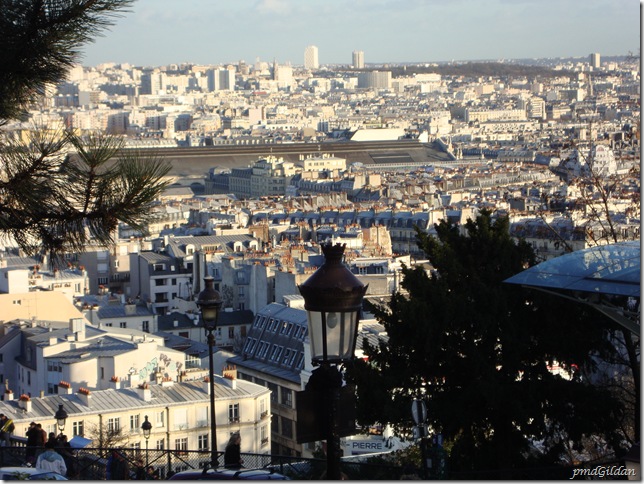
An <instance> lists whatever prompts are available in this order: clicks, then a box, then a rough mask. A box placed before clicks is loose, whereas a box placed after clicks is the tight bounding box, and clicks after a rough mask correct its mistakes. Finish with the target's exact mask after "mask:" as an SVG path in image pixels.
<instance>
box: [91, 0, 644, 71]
mask: <svg viewBox="0 0 644 484" xmlns="http://www.w3.org/2000/svg"><path fill="white" fill-rule="evenodd" d="M307 45H316V46H317V47H318V49H319V60H320V64H349V63H350V62H351V52H352V51H353V50H362V51H364V52H365V62H366V63H367V64H370V63H387V62H389V63H394V62H398V63H403V62H443V61H452V60H455V61H465V60H500V59H516V58H544V57H582V56H587V55H588V53H590V52H601V53H602V55H604V56H610V55H626V54H628V53H629V52H633V53H637V52H638V51H639V48H640V5H639V2H635V1H633V0H585V1H583V2H580V1H578V0H489V1H478V0H450V1H445V0H352V1H351V2H346V1H343V0H326V1H320V0H307V1H301V0H217V1H212V0H188V1H185V2H177V1H176V0H138V1H136V2H135V3H134V4H133V6H132V9H131V11H130V12H129V13H126V14H125V15H123V16H122V17H120V18H118V19H116V23H115V25H114V26H113V27H112V28H111V30H110V31H107V32H105V34H104V36H102V37H99V38H97V39H96V42H95V43H93V44H89V45H88V46H87V47H85V49H84V50H83V51H82V52H83V57H82V59H81V61H82V64H84V65H87V66H90V65H97V64H100V63H105V62H116V63H130V64H134V65H149V66H152V65H164V64H170V63H181V62H191V63H200V64H218V63H236V62H238V61H239V60H244V61H246V62H249V63H252V62H254V61H255V59H257V58H259V59H261V60H264V61H273V60H274V59H275V60H277V61H278V62H279V63H289V62H290V63H291V64H293V65H301V64H302V63H303V52H304V48H305V47H306V46H307Z"/></svg>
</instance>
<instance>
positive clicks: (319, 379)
mask: <svg viewBox="0 0 644 484" xmlns="http://www.w3.org/2000/svg"><path fill="white" fill-rule="evenodd" d="M345 247H346V244H342V245H341V244H336V245H331V244H323V245H322V252H323V253H324V257H325V262H324V264H322V266H321V267H320V268H319V269H318V270H317V271H315V273H314V274H313V275H312V276H311V277H309V278H308V279H307V280H306V281H305V282H304V283H302V284H301V285H299V286H298V289H299V290H300V294H302V297H303V298H304V309H306V311H307V317H308V326H309V339H310V342H311V356H312V360H313V363H314V364H319V365H320V366H319V368H316V369H315V370H313V372H312V373H311V378H310V379H309V383H308V384H307V388H306V389H307V390H309V389H311V390H313V391H319V392H321V393H322V394H324V395H325V397H324V405H323V407H325V408H327V409H328V415H327V418H328V422H327V429H328V430H327V435H326V437H327V439H326V440H327V475H326V478H327V479H330V480H340V477H341V473H340V437H339V434H338V429H337V422H336V414H337V411H338V403H339V401H340V389H341V388H342V374H341V373H340V370H339V368H338V365H340V364H342V363H345V362H347V361H350V360H352V359H353V358H354V352H355V346H356V339H357V336H358V321H359V317H360V310H361V307H362V299H363V297H364V295H365V292H366V291H367V286H365V285H364V284H362V282H360V281H359V280H358V278H357V277H356V276H354V275H353V274H352V273H351V271H349V269H347V267H346V266H345V265H344V264H343V263H342V257H343V255H344V248H345ZM325 420H326V419H325Z"/></svg>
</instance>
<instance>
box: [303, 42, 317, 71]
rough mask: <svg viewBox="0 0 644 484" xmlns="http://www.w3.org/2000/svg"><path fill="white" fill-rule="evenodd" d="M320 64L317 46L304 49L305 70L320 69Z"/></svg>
mask: <svg viewBox="0 0 644 484" xmlns="http://www.w3.org/2000/svg"><path fill="white" fill-rule="evenodd" d="M319 67H320V62H319V60H318V48H317V47H316V46H315V45H309V46H307V47H306V49H304V68H305V69H318V68H319Z"/></svg>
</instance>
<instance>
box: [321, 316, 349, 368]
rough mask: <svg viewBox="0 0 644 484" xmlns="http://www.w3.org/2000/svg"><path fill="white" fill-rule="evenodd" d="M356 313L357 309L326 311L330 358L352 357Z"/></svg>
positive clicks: (342, 358)
mask: <svg viewBox="0 0 644 484" xmlns="http://www.w3.org/2000/svg"><path fill="white" fill-rule="evenodd" d="M355 314H356V313H355V311H351V312H329V313H326V321H327V324H326V328H327V329H326V344H327V356H328V358H329V359H330V360H347V359H350V358H351V357H352V353H353V335H354V321H355Z"/></svg>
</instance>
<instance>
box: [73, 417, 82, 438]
mask: <svg viewBox="0 0 644 484" xmlns="http://www.w3.org/2000/svg"><path fill="white" fill-rule="evenodd" d="M84 432H85V429H84V425H83V421H82V420H80V421H78V422H74V423H73V424H72V437H76V436H77V435H78V436H79V437H82V436H83V435H84Z"/></svg>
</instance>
